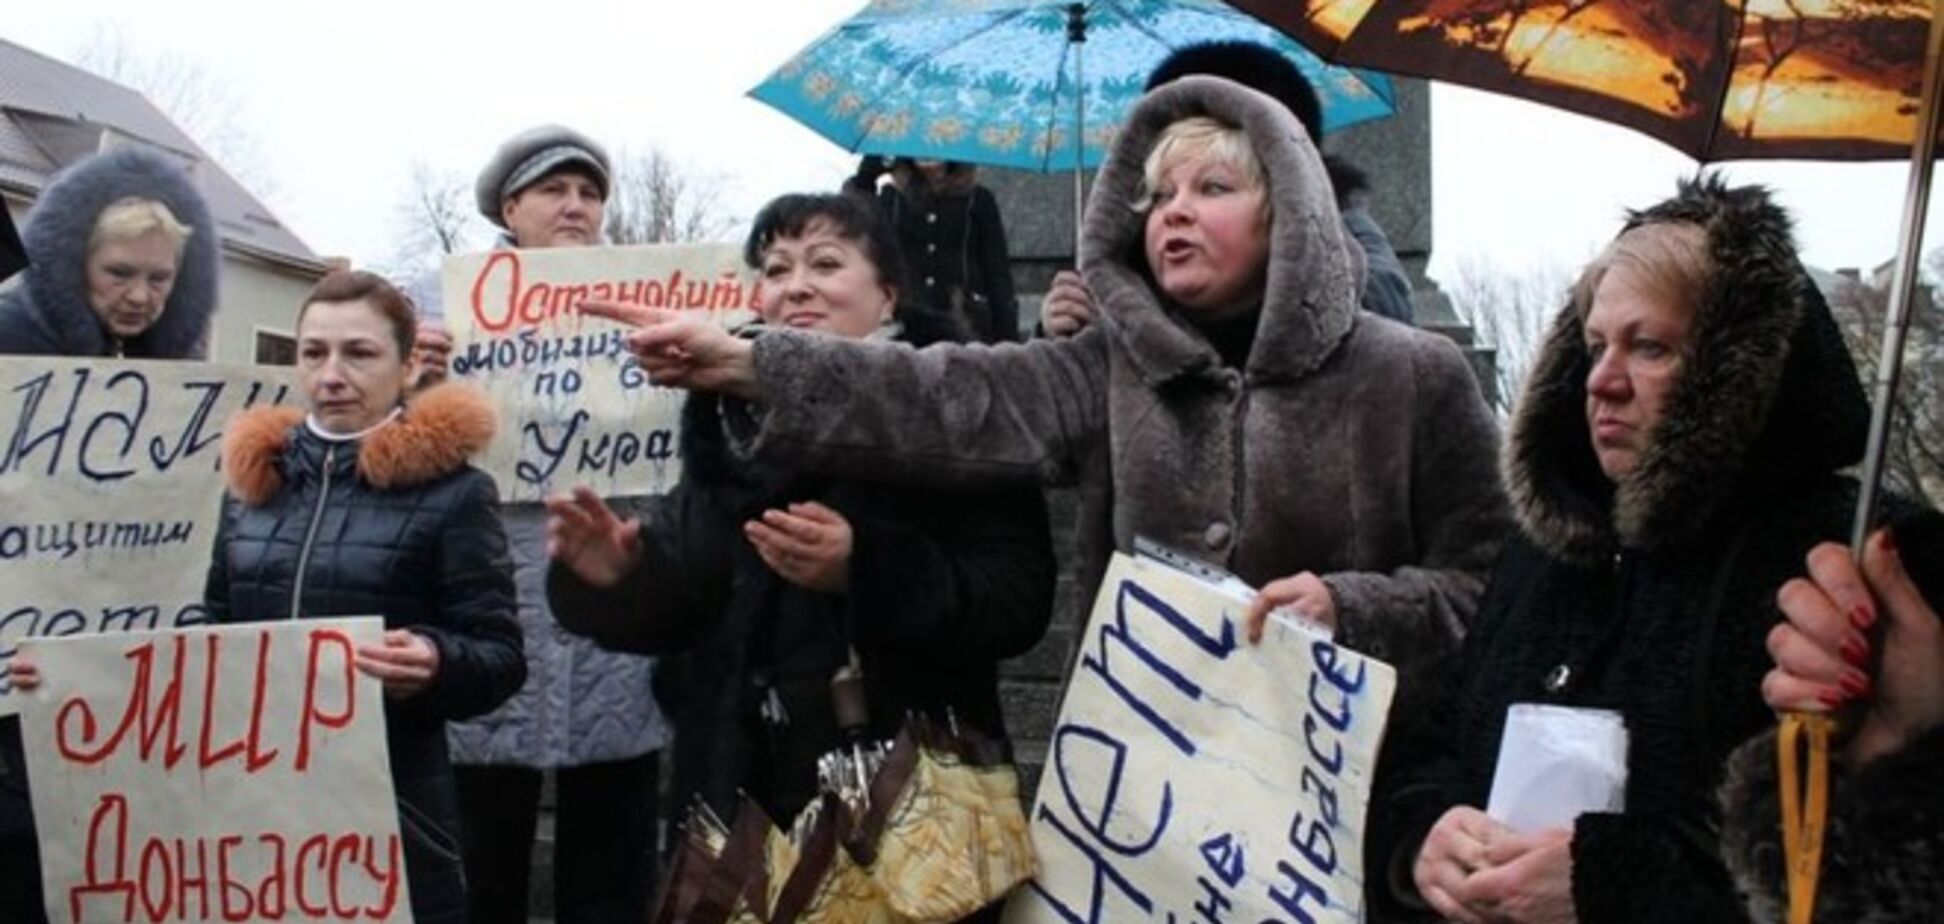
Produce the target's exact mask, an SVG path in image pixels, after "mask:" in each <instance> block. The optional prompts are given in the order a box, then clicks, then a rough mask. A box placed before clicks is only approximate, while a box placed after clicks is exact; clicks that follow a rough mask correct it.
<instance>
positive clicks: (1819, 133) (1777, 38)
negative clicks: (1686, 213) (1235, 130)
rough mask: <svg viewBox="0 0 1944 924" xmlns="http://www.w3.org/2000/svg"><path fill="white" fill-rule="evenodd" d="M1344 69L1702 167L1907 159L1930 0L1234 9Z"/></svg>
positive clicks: (1264, 1)
mask: <svg viewBox="0 0 1944 924" xmlns="http://www.w3.org/2000/svg"><path fill="white" fill-rule="evenodd" d="M1235 5H1236V6H1237V7H1240V8H1242V9H1244V10H1247V11H1248V12H1250V13H1251V14H1253V15H1255V16H1257V17H1259V18H1261V19H1262V20H1263V21H1265V22H1268V23H1272V24H1274V25H1275V26H1276V27H1277V28H1279V29H1281V30H1283V31H1284V32H1286V33H1288V34H1289V35H1291V36H1292V37H1294V38H1296V39H1297V40H1299V41H1301V42H1302V43H1304V44H1305V45H1307V46H1309V47H1310V48H1312V49H1314V50H1316V51H1317V52H1318V53H1320V54H1322V55H1323V56H1324V57H1326V58H1329V59H1330V60H1332V61H1337V62H1342V63H1348V64H1355V65H1361V66H1364V67H1372V68H1378V69H1381V70H1385V71H1389V72H1392V73H1398V74H1411V75H1414V76H1418V77H1429V78H1434V79H1437V80H1444V81H1449V82H1451V83H1458V84H1463V85H1465V86H1470V87H1477V88H1479V89H1482V90H1491V91H1494V92H1499V93H1508V94H1512V95H1514V96H1520V97H1524V98H1526V99H1531V100H1534V101H1536V102H1541V103H1546V104H1548V105H1552V106H1557V107H1560V108H1562V109H1569V110H1572V111H1574V112H1579V113H1582V114H1585V115H1589V116H1592V117H1594V118H1597V119H1601V120H1603V121H1607V122H1613V123H1616V124H1620V125H1625V126H1628V127H1630V128H1634V129H1637V130H1639V131H1642V132H1645V133H1647V134H1649V135H1652V136H1653V137H1655V138H1658V139H1660V140H1662V141H1664V142H1666V143H1668V144H1670V145H1673V146H1674V147H1676V148H1678V149H1680V150H1681V151H1683V152H1686V153H1687V154H1688V155H1690V156H1692V157H1694V158H1695V159H1697V160H1729V159H1737V158H1814V159H1818V160H1870V159H1885V158H1902V157H1907V156H1909V154H1910V142H1911V138H1912V137H1913V136H1914V134H1915V127H1914V126H1915V124H1916V116H1917V111H1918V108H1919V89H1920V84H1921V83H1922V77H1923V71H1924V49H1925V35H1926V32H1927V30H1928V27H1929V24H1930V7H1931V4H1930V2H1929V0H1743V2H1735V3H1723V2H1708V0H1624V2H1623V0H1605V2H1602V0H1395V2H1392V0H1235Z"/></svg>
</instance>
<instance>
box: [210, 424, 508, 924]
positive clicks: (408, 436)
mask: <svg viewBox="0 0 1944 924" xmlns="http://www.w3.org/2000/svg"><path fill="white" fill-rule="evenodd" d="M301 414H302V412H301V411H297V410H295V409H292V408H281V407H270V408H261V409H258V410H253V411H249V412H245V414H243V415H242V416H239V417H238V418H237V419H236V420H235V421H234V422H232V424H231V426H230V428H229V430H228V432H227V433H226V434H225V438H224V450H223V469H224V473H225V475H226V476H227V477H228V478H229V479H230V487H231V495H232V496H230V497H228V498H226V499H225V501H224V505H223V516H222V522H221V524H220V526H219V530H218V533H217V537H216V544H215V549H214V550H213V552H212V555H211V561H210V567H209V579H208V584H207V588H206V591H205V593H206V596H207V604H208V607H209V615H210V618H211V620H212V621H215V622H218V623H238V622H253V621H260V620H273V619H290V618H311V617H324V616H370V615H380V616H383V617H384V620H385V628H387V629H410V630H412V631H413V632H416V633H418V634H419V635H422V636H424V637H425V638H427V639H429V640H430V641H431V642H432V644H433V645H435V646H436V647H437V648H438V651H439V669H438V673H437V675H436V676H435V677H434V679H433V682H432V685H431V686H430V687H429V688H428V689H426V690H425V691H424V692H422V693H419V694H417V695H414V696H411V697H407V698H399V699H394V698H390V697H387V698H386V700H385V722H386V738H387V743H388V744H389V747H390V751H391V773H392V782H393V785H394V787H395V788H396V791H397V796H398V822H399V831H400V833H401V834H402V835H403V838H404V845H405V867H406V875H407V876H408V877H409V879H408V881H409V884H410V888H411V896H412V914H413V917H414V918H415V919H416V920H419V921H463V920H464V919H465V909H466V902H465V881H464V875H463V873H462V870H461V866H460V858H459V845H460V843H461V841H460V838H459V823H460V822H459V812H458V803H457V798H456V794H455V791H454V784H453V779H452V768H451V765H450V764H449V762H448V760H447V755H446V735H445V725H446V722H447V721H449V720H454V719H463V718H467V717H469V716H474V715H479V714H481V713H484V712H487V711H489V710H491V709H492V708H494V707H495V706H498V705H499V704H500V703H501V702H503V701H504V700H505V699H506V698H507V697H509V696H512V695H513V692H514V691H515V690H518V689H519V688H520V684H521V683H522V682H523V681H524V680H525V679H526V660H525V658H524V657H523V654H522V645H521V639H520V629H519V625H518V624H517V623H516V622H515V621H514V618H513V608H514V595H513V574H512V563H511V560H510V559H509V558H508V556H507V548H506V534H505V532H504V530H502V529H501V527H500V522H499V514H498V491H497V489H496V487H495V486H494V484H493V479H492V477H491V476H489V475H487V474H486V473H484V472H482V471H479V470H478V469H475V468H472V467H471V466H469V465H467V464H466V463H465V459H466V457H467V456H468V455H470V454H471V453H472V452H474V451H476V450H478V449H480V448H483V447H484V445H485V443H486V441H487V440H489V439H490V437H491V426H492V425H491V419H492V411H491V408H490V407H489V406H488V405H487V404H486V402H485V399H484V398H483V397H479V396H477V395H475V394H474V393H471V392H469V391H466V390H465V389H464V386H457V385H445V386H440V387H438V388H435V389H432V390H430V391H428V392H426V393H425V394H423V395H421V396H420V397H419V398H418V399H417V400H416V401H414V402H413V404H412V405H411V406H410V407H409V408H408V409H407V410H406V412H405V414H404V415H403V416H402V417H401V418H400V419H399V420H396V421H394V422H392V423H391V424H388V425H387V426H385V427H384V428H382V429H380V430H378V431H377V432H376V433H374V434H372V435H371V436H369V437H366V438H365V439H364V440H362V441H360V442H358V443H334V442H329V441H326V440H324V439H323V438H321V437H319V436H317V435H316V434H315V433H313V432H311V431H310V429H309V428H308V427H307V426H306V425H305V424H303V423H302V422H301ZM481 420H483V421H484V422H485V424H484V427H483V429H482V428H481V427H480V426H479V422H480V421H481ZM300 569H301V573H300Z"/></svg>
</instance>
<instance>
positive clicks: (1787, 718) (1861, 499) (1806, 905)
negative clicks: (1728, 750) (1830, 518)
mask: <svg viewBox="0 0 1944 924" xmlns="http://www.w3.org/2000/svg"><path fill="white" fill-rule="evenodd" d="M1924 58H1925V61H1924V84H1923V96H1922V98H1921V100H1920V108H1919V110H1918V114H1917V134H1916V137H1914V138H1913V139H1911V144H1910V185H1909V187H1908V188H1907V189H1905V191H1904V213H1903V227H1902V228H1901V230H1900V233H1899V235H1898V240H1897V269H1896V274H1895V276H1894V277H1893V279H1892V281H1891V284H1890V305H1889V313H1888V317H1886V318H1885V319H1884V326H1883V352H1882V353H1881V354H1880V355H1879V356H1878V358H1877V371H1876V393H1875V395H1874V402H1873V404H1872V406H1871V408H1870V436H1869V441H1868V444H1867V449H1866V452H1865V454H1864V456H1863V471H1862V473H1861V481H1862V485H1861V487H1860V489H1859V490H1858V491H1857V495H1856V520H1855V523H1854V524H1853V525H1852V527H1851V529H1850V553H1851V554H1852V555H1853V556H1854V557H1855V558H1856V561H1857V564H1858V566H1859V567H1860V566H1861V564H1862V561H1863V546H1864V543H1865V542H1866V541H1868V539H1869V535H1870V525H1871V523H1872V522H1873V521H1874V520H1875V519H1876V504H1877V497H1878V494H1879V493H1880V490H1879V489H1880V487H1881V482H1882V480H1883V456H1884V449H1885V446H1886V445H1887V444H1888V442H1889V437H1890V416H1891V412H1892V411H1893V410H1894V409H1895V404H1894V402H1895V401H1896V398H1897V381H1898V379H1899V378H1901V377H1902V373H1903V353H1904V340H1905V337H1906V335H1907V334H1908V333H1909V331H1910V302H1911V298H1912V296H1913V294H1914V292H1915V290H1916V287H1917V251H1918V248H1919V247H1920V246H1921V245H1922V244H1923V240H1924V212H1925V211H1926V208H1927V207H1928V206H1929V204H1930V181H1931V167H1932V162H1933V159H1934V158H1935V157H1936V151H1937V128H1938V109H1939V100H1938V96H1939V91H1940V85H1939V81H1940V77H1944V73H1941V72H1944V0H1934V2H1933V3H1932V5H1931V21H1930V43H1929V45H1928V46H1927V48H1926V50H1925V53H1924ZM1881 626H1882V623H1878V631H1879V632H1881V631H1882V629H1881ZM1871 648H1872V649H1873V650H1877V651H1881V650H1882V644H1881V642H1880V641H1879V642H1877V643H1875V644H1872V645H1871ZM1845 724H1848V722H1847V721H1846V722H1845ZM1835 725H1836V720H1834V719H1832V718H1831V717H1830V716H1828V715H1823V714H1812V713H1803V712H1789V713H1785V714H1784V715H1783V716H1782V721H1781V725H1780V728H1779V729H1778V733H1777V736H1776V761H1777V771H1778V780H1777V782H1778V784H1779V788H1780V790H1781V791H1780V793H1778V795H1779V796H1780V805H1781V809H1782V849H1783V856H1784V862H1785V864H1786V870H1787V875H1788V885H1789V917H1788V920H1789V924H1809V922H1810V921H1811V920H1813V919H1814V917H1815V913H1816V912H1815V909H1816V885H1817V881H1818V880H1819V879H1820V878H1821V873H1822V846H1823V845H1822V841H1823V834H1824V830H1825V828H1826V825H1827V822H1828V813H1829V760H1830V750H1831V748H1832V747H1833V746H1834V739H1835V736H1836V734H1837V730H1836V728H1835Z"/></svg>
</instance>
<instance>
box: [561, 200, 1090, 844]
mask: <svg viewBox="0 0 1944 924" xmlns="http://www.w3.org/2000/svg"><path fill="white" fill-rule="evenodd" d="M744 253H745V258H746V259H747V260H748V262H749V263H750V264H751V265H752V266H753V267H755V268H756V269H757V271H758V273H759V274H760V277H761V285H762V288H761V293H760V296H759V308H758V310H759V312H760V313H761V316H762V320H763V321H764V323H765V324H767V325H772V326H776V327H783V328H790V329H794V330H799V331H804V332H807V333H812V334H814V335H816V336H819V337H824V338H829V339H833V340H836V339H848V340H857V341H863V340H870V341H888V340H890V339H892V338H893V337H896V338H897V339H901V340H906V341H909V342H914V343H925V342H929V341H930V339H931V338H933V337H936V336H938V334H939V331H941V330H946V329H949V328H946V327H944V324H945V323H946V319H941V318H938V317H936V316H934V315H933V314H932V313H930V312H927V311H925V310H922V309H912V308H907V307H903V306H902V305H901V303H900V302H899V299H898V296H899V294H900V292H899V289H898V286H897V283H896V280H897V279H898V278H900V277H899V275H898V269H899V266H898V261H899V252H898V249H897V242H896V239H895V238H894V237H893V236H892V234H891V231H890V229H889V228H888V227H887V226H886V225H885V224H884V223H883V222H882V221H881V220H880V219H879V218H878V217H877V215H876V214H875V213H874V212H873V210H872V207H871V205H870V203H869V202H867V201H865V200H863V199H861V198H858V197H852V196H846V195H788V196H783V197H781V198H779V199H776V200H774V201H772V202H771V203H770V204H769V205H767V206H765V207H764V209H763V211H762V212H761V213H759V214H758V215H757V217H756V221H755V226H754V228H753V229H752V230H751V232H750V236H749V241H748V244H747V245H746V249H745V251H744ZM743 423H744V421H742V420H741V419H740V417H739V415H738V412H737V410H736V408H734V407H733V406H732V405H731V404H729V403H727V402H723V401H721V400H719V399H716V398H715V397H713V396H708V395H698V396H694V397H692V398H691V399H690V400H689V402H688V404H687V406H686V407H685V408H684V411H683V420H682V428H683V429H682V447H683V448H682V452H683V460H682V461H683V468H682V481H681V484H680V485H679V486H677V487H676V489H675V491H674V492H673V493H672V494H670V495H668V496H667V497H664V498H654V499H651V500H650V501H647V502H644V503H643V505H642V506H641V508H640V509H639V518H638V519H630V520H626V521H624V520H622V519H621V518H619V517H618V516H616V514H615V513H614V512H612V511H611V510H609V509H608V507H607V506H606V505H605V504H604V503H602V501H601V500H600V499H599V498H598V497H597V496H595V495H594V493H593V492H592V491H590V490H588V489H586V488H581V489H577V490H576V491H575V493H574V495H573V496H572V497H571V498H567V497H562V498H554V499H550V500H549V501H548V503H547V506H548V510H549V513H550V514H551V516H550V518H549V523H548V533H549V541H548V546H549V551H550V554H552V555H553V557H554V566H553V568H552V570H551V572H550V573H549V576H548V595H549V597H550V599H551V600H552V602H553V604H554V612H555V613H556V614H558V617H559V619H560V620H561V623H562V625H564V626H566V627H567V628H568V629H570V630H573V631H575V632H580V633H583V634H586V635H590V636H592V637H593V638H594V639H595V640H597V641H599V642H600V643H601V644H603V645H604V646H608V647H612V648H615V649H617V650H624V651H635V652H643V653H654V654H665V655H679V656H680V657H675V658H670V659H667V660H664V661H662V662H661V668H660V670H661V673H659V674H658V676H657V680H658V682H657V685H656V686H657V691H658V693H660V694H661V699H662V702H663V706H664V708H666V709H668V710H669V712H670V714H671V715H673V716H674V717H675V721H676V738H675V755H676V756H675V773H676V792H677V797H678V798H681V799H682V800H683V802H682V803H679V804H684V805H686V804H688V803H689V802H692V801H694V800H693V798H691V794H693V795H695V796H699V797H700V798H701V799H702V800H703V801H704V802H706V803H707V804H708V805H709V807H710V808H712V809H713V810H714V811H715V812H716V813H717V814H718V815H719V816H720V817H722V818H733V817H734V814H733V812H734V810H735V808H736V805H737V801H738V798H739V796H740V795H741V794H743V793H747V794H748V795H749V796H751V797H753V798H754V799H755V800H756V801H757V802H758V803H759V804H761V805H762V807H763V809H764V810H765V811H766V812H767V813H768V814H769V815H770V817H771V818H772V819H774V820H775V821H776V822H777V823H778V824H781V825H786V826H787V825H788V824H789V822H790V820H791V819H793V818H795V817H796V815H797V813H798V812H799V811H801V810H802V809H803V808H804V806H805V805H806V804H808V803H809V801H810V800H811V799H812V798H813V797H815V796H816V795H817V793H818V766H817V760H818V758H819V757H820V756H822V755H823V754H824V753H826V752H828V751H831V750H833V749H836V748H838V747H840V746H842V745H844V744H845V743H846V740H845V737H844V735H843V734H842V733H841V731H840V727H839V726H840V719H839V714H838V707H837V706H836V705H835V703H834V700H835V698H836V697H835V695H834V694H833V692H832V681H833V680H834V679H836V677H837V675H838V674H839V673H840V672H841V671H843V670H844V669H845V668H846V665H847V664H849V663H850V662H851V653H852V652H853V651H854V652H855V654H856V656H857V658H858V659H859V660H860V661H861V667H862V673H863V684H864V690H865V700H866V705H867V708H868V710H869V715H868V719H869V726H868V729H866V730H865V734H866V735H867V736H868V737H869V738H870V739H872V740H876V739H881V738H889V737H892V736H893V735H895V734H896V733H897V731H898V729H899V727H900V725H901V724H902V722H903V720H904V718H905V717H906V715H907V714H908V713H921V714H924V715H927V716H929V717H931V718H932V719H934V720H936V721H937V722H939V723H948V722H949V723H957V724H960V725H965V726H970V727H971V728H973V729H976V730H977V731H979V732H982V733H984V734H985V735H987V736H997V737H1003V736H1004V734H1005V726H1004V724H1003V720H1002V718H1001V715H1000V710H999V695H998V681H997V666H998V662H999V661H1000V660H1001V659H1004V658H1008V657H1012V656H1014V655H1017V654H1020V653H1022V652H1024V651H1026V650H1027V649H1029V648H1031V647H1032V646H1033V644H1034V643H1036V642H1038V641H1039V639H1040V636H1041V635H1043V634H1044V633H1045V631H1046V624H1047V620H1048V617H1049V616H1050V612H1051V608H1052V596H1053V581H1054V560H1053V551H1052V542H1051V538H1050V537H1049V535H1048V532H1047V518H1046V508H1045V502H1044V500H1043V499H1042V498H1041V496H1040V493H1039V491H1037V490H1035V489H1030V488H1029V489H1023V490H1012V491H1005V492H988V493H976V494H966V495H942V494H936V493H930V492H922V491H913V490H909V489H897V488H890V487H884V486H878V485H870V484H864V483H859V482H855V481H851V480H848V479H843V478H834V477H823V476H817V475H812V474H808V473H805V472H799V471H795V470H792V469H789V468H785V467H782V466H777V465H773V464H769V463H765V462H760V461H756V462H752V461H748V460H744V459H741V458H739V457H737V456H736V455H735V454H734V453H732V452H731V451H730V448H729V437H728V433H729V431H730V430H732V429H734V428H735V427H737V426H740V425H742V424H743Z"/></svg>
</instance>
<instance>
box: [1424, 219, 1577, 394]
mask: <svg viewBox="0 0 1944 924" xmlns="http://www.w3.org/2000/svg"><path fill="white" fill-rule="evenodd" d="M1571 281H1572V275H1571V272H1570V271H1569V270H1568V269H1567V268H1566V267H1564V266H1561V265H1556V264H1547V265H1543V266H1539V267H1536V268H1533V269H1529V270H1526V271H1524V272H1520V273H1514V272H1511V271H1508V270H1506V269H1505V268H1503V267H1501V266H1499V265H1498V264H1496V263H1492V262H1490V261H1488V260H1485V259H1481V258H1478V257H1467V258H1465V259H1463V260H1461V261H1460V262H1459V264H1458V268H1457V271H1456V273H1455V274H1454V275H1453V278H1452V279H1451V280H1450V281H1449V282H1448V283H1447V284H1445V286H1444V288H1445V290H1446V291H1447V292H1448V293H1449V294H1450V296H1451V303H1452V307H1453V308H1454V309H1455V310H1457V312H1458V314H1459V316H1461V317H1463V318H1464V319H1465V321H1466V322H1467V323H1469V324H1471V326H1472V328H1473V330H1475V331H1476V332H1477V334H1478V339H1479V342H1480V343H1481V344H1483V345H1485V346H1489V347H1492V348H1493V349H1494V351H1495V352H1496V360H1495V362H1496V368H1497V371H1498V389H1497V391H1498V404H1499V406H1498V408H1497V410H1499V411H1500V412H1501V413H1503V412H1508V411H1510V410H1511V408H1512V404H1513V402H1514V401H1516V400H1517V399H1518V396H1519V387H1520V386H1521V385H1523V384H1524V383H1525V377H1526V372H1527V370H1529V369H1531V368H1532V361H1533V359H1534V354H1535V353H1537V351H1538V349H1539V344H1540V342H1541V341H1543V340H1544V339H1545V336H1546V327H1547V325H1548V324H1550V323H1551V321H1552V317H1553V315H1554V314H1555V313H1556V312H1557V311H1558V310H1559V308H1560V306H1562V305H1564V304H1565V303H1566V290H1567V288H1568V287H1569V285H1570V284H1571Z"/></svg>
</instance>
